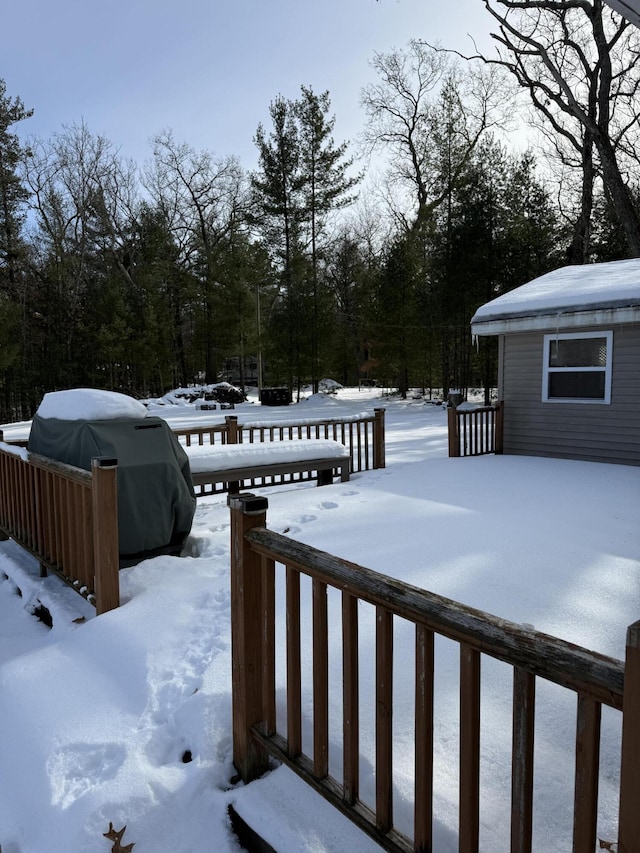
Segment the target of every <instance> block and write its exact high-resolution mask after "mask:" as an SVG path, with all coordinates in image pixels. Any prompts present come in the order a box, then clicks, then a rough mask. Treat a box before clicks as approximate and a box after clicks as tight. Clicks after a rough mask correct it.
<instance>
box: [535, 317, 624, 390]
mask: <svg viewBox="0 0 640 853" xmlns="http://www.w3.org/2000/svg"><path fill="white" fill-rule="evenodd" d="M571 338H573V339H576V338H606V341H607V360H606V364H605V366H604V367H549V348H550V345H551V341H559V340H567V339H571ZM612 363H613V332H612V331H607V332H604V331H603V332H562V333H556V334H555V335H545V336H544V349H543V355H542V402H543V403H580V404H584V403H593V404H594V405H596V406H602V405H605V406H608V405H609V404H610V403H611V365H612ZM587 372H589V373H591V372H592V373H604V376H605V378H604V397H602V399H597V398H594V397H550V396H549V374H550V373H587Z"/></svg>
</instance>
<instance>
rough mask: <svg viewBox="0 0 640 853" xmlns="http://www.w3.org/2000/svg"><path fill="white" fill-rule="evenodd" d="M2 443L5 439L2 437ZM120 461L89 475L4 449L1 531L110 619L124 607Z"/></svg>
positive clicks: (101, 464)
mask: <svg viewBox="0 0 640 853" xmlns="http://www.w3.org/2000/svg"><path fill="white" fill-rule="evenodd" d="M0 440H1V438H0ZM116 470H117V460H116V459H106V458H99V459H94V460H92V469H91V471H85V470H84V469H82V468H75V467H74V466H72V465H65V464H63V463H61V462H56V461H54V460H52V459H47V458H46V457H44V456H39V455H38V454H35V453H28V452H27V451H26V450H24V449H23V448H18V447H12V446H10V445H6V444H5V445H2V446H0V532H1V534H2V536H3V537H4V538H7V537H11V538H12V539H15V541H16V542H18V543H19V544H20V545H21V546H22V547H23V548H25V549H26V550H27V551H29V552H30V553H31V554H33V555H34V556H35V557H36V558H37V559H38V560H39V561H40V573H41V575H42V576H45V575H46V573H47V571H48V570H51V571H54V572H55V573H56V574H58V575H59V576H60V577H62V578H63V579H64V580H65V581H66V582H67V583H69V584H71V585H72V586H73V587H74V588H75V589H76V590H77V591H78V592H80V593H81V594H82V595H83V596H84V597H85V598H87V599H88V600H89V601H91V602H92V603H93V604H95V606H96V611H97V613H104V612H105V611H107V610H111V609H113V608H114V607H118V605H119V581H118V568H119V557H118V507H117V490H116Z"/></svg>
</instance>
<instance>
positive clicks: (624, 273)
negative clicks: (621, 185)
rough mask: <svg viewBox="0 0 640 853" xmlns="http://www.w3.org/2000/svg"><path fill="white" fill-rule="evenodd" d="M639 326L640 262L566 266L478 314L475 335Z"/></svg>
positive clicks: (476, 315) (635, 260)
mask: <svg viewBox="0 0 640 853" xmlns="http://www.w3.org/2000/svg"><path fill="white" fill-rule="evenodd" d="M607 323H640V258H633V259H631V260H626V261H612V262H610V263H606V264H585V265H582V266H567V267H561V268H560V269H557V270H553V272H549V273H546V275H542V276H540V277H539V278H535V279H533V281H530V282H528V283H527V284H523V285H522V286H521V287H517V288H516V289H515V290H511V291H510V292H509V293H505V294H503V295H502V296H498V297H497V299H493V300H492V301H491V302H487V303H486V304H485V305H483V306H482V307H481V308H479V309H478V310H477V311H476V313H475V315H474V316H473V318H472V320H471V331H472V333H473V334H474V335H497V334H505V333H508V332H520V331H529V330H532V329H549V328H551V329H555V328H558V327H562V328H563V329H567V328H569V329H571V328H581V327H584V326H593V325H603V324H607Z"/></svg>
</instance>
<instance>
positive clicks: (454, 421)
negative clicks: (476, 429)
mask: <svg viewBox="0 0 640 853" xmlns="http://www.w3.org/2000/svg"><path fill="white" fill-rule="evenodd" d="M447 425H448V427H449V456H450V457H453V456H460V434H459V432H458V416H457V412H456V407H455V406H449V407H448V408H447Z"/></svg>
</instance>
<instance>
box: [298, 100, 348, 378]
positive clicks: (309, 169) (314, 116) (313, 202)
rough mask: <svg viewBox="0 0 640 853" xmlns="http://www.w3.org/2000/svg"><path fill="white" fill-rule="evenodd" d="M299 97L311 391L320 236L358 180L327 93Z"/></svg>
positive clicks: (316, 364) (316, 363)
mask: <svg viewBox="0 0 640 853" xmlns="http://www.w3.org/2000/svg"><path fill="white" fill-rule="evenodd" d="M301 93H302V94H301V97H300V99H299V100H298V101H296V102H295V104H294V109H295V112H296V115H297V118H298V124H299V141H300V166H301V176H302V180H303V187H302V192H303V197H304V215H305V219H306V220H307V228H308V232H309V242H310V248H311V279H312V284H311V298H312V303H313V304H312V323H311V365H312V367H311V370H312V372H311V382H312V387H313V391H314V393H317V391H318V380H319V379H320V375H319V370H320V352H319V346H320V340H319V338H320V328H319V323H320V295H319V277H320V263H321V256H322V249H323V247H322V245H321V238H322V235H323V231H324V228H325V225H326V220H327V217H328V216H329V214H330V213H332V212H333V211H335V210H339V209H340V208H343V207H345V206H346V205H347V204H349V203H350V202H351V201H352V198H351V197H350V196H349V193H350V192H351V190H353V189H354V188H355V186H356V185H357V184H358V181H359V180H360V178H359V177H357V176H356V177H349V176H348V174H347V173H348V170H349V168H350V167H351V166H352V165H353V160H348V159H345V158H346V152H347V143H346V142H345V143H343V144H342V145H339V146H337V147H336V145H335V142H334V140H333V137H332V135H331V134H332V132H333V127H334V125H335V118H328V117H327V116H328V113H329V109H330V103H331V102H330V100H329V93H328V92H323V94H322V95H316V94H315V93H314V92H313V91H312V89H311V88H307V87H305V86H302V87H301Z"/></svg>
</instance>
